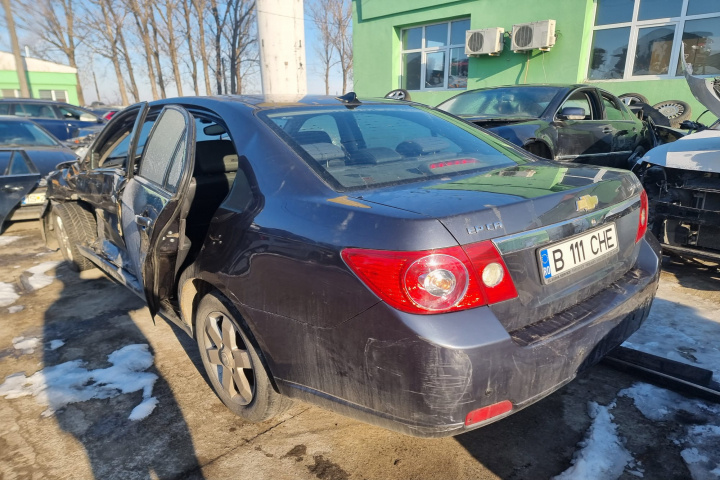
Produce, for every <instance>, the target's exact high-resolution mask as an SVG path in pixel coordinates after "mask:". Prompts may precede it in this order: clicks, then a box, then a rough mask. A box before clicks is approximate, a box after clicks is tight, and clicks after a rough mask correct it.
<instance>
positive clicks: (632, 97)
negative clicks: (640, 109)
mask: <svg viewBox="0 0 720 480" xmlns="http://www.w3.org/2000/svg"><path fill="white" fill-rule="evenodd" d="M618 98H619V99H620V101H621V102H623V103H624V104H625V105H633V104H635V103H648V99H647V97H646V96H645V95H641V94H639V93H623V94H622V95H619V96H618Z"/></svg>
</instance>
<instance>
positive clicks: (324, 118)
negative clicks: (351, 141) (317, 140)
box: [299, 115, 340, 146]
mask: <svg viewBox="0 0 720 480" xmlns="http://www.w3.org/2000/svg"><path fill="white" fill-rule="evenodd" d="M299 131H300V132H325V133H327V134H328V135H329V136H330V139H331V140H332V143H333V144H335V145H338V146H339V145H340V132H338V128H337V123H336V122H335V119H334V118H333V117H331V116H330V115H316V116H314V117H312V118H310V119H309V120H307V121H306V122H305V123H303V124H302V126H301V127H300V129H299Z"/></svg>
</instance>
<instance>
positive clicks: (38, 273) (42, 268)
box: [23, 261, 61, 291]
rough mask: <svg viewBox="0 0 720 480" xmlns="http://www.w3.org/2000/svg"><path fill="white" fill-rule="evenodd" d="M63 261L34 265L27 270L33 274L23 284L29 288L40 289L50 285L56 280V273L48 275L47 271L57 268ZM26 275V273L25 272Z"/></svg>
mask: <svg viewBox="0 0 720 480" xmlns="http://www.w3.org/2000/svg"><path fill="white" fill-rule="evenodd" d="M60 263H61V262H59V261H54V262H43V263H40V264H38V265H35V266H34V267H32V268H30V269H28V270H25V273H29V274H31V275H30V276H27V277H26V278H25V281H24V282H23V284H24V285H25V286H26V287H28V290H30V291H34V290H40V289H41V288H45V287H47V286H48V285H50V284H51V283H52V282H53V280H55V276H54V275H48V274H47V273H45V272H47V271H48V270H50V269H53V268H56V267H57V266H58V265H60ZM23 275H24V274H23Z"/></svg>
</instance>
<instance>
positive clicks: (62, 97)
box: [54, 90, 67, 102]
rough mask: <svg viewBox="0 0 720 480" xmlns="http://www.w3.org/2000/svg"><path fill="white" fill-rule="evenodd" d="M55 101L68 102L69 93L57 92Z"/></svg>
mask: <svg viewBox="0 0 720 480" xmlns="http://www.w3.org/2000/svg"><path fill="white" fill-rule="evenodd" d="M54 93H55V100H57V101H58V102H67V92H66V91H65V90H55V91H54Z"/></svg>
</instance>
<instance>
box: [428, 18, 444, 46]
mask: <svg viewBox="0 0 720 480" xmlns="http://www.w3.org/2000/svg"><path fill="white" fill-rule="evenodd" d="M447 38H448V24H447V23H440V24H438V25H430V26H427V27H425V46H426V47H444V46H445V45H447Z"/></svg>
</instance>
